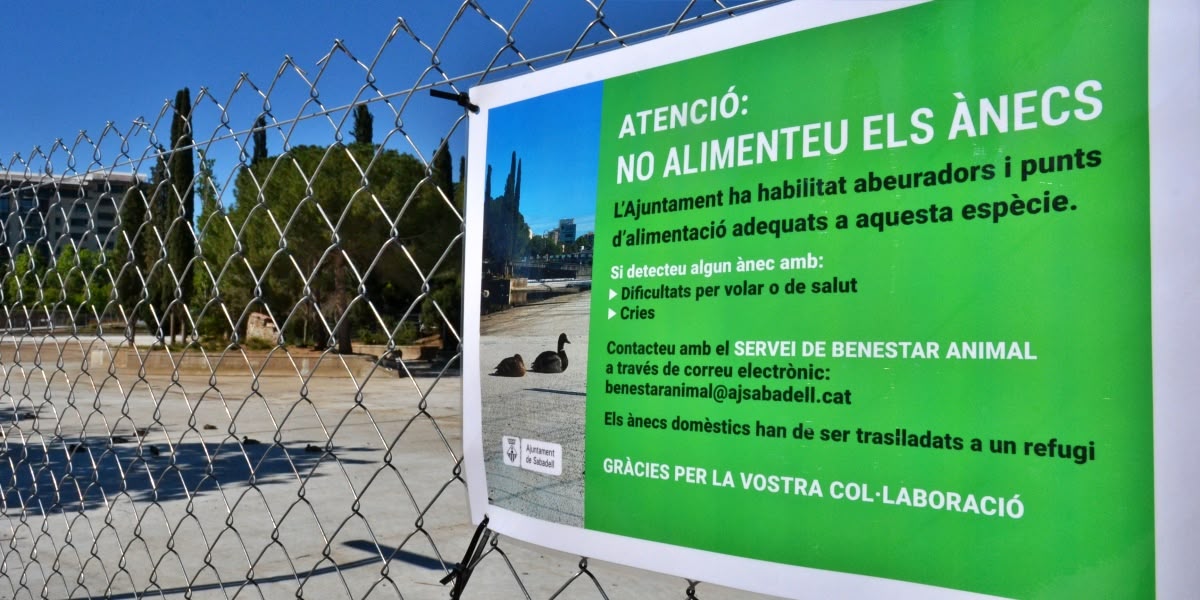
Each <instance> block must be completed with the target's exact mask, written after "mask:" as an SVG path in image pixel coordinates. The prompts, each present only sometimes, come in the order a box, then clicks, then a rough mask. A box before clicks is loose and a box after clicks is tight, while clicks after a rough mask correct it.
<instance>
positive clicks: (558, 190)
mask: <svg viewBox="0 0 1200 600" xmlns="http://www.w3.org/2000/svg"><path fill="white" fill-rule="evenodd" d="M602 91H603V86H602V85H601V84H600V83H594V84H589V85H583V86H578V87H574V88H568V89H565V90H562V91H558V92H554V93H552V94H546V95H544V96H538V97H536V98H531V99H529V100H525V101H522V102H517V103H514V104H510V105H508V106H502V107H499V108H496V109H493V110H492V111H491V114H490V115H489V116H488V140H487V142H488V145H487V155H488V164H490V165H491V166H492V171H493V172H492V195H493V196H499V195H500V194H502V193H503V192H504V184H505V181H506V180H507V179H508V172H509V170H510V169H511V166H512V153H513V152H516V153H517V158H518V159H520V161H521V214H522V215H524V217H525V222H526V223H527V224H528V225H529V228H530V229H531V230H532V231H533V232H534V233H536V234H543V233H546V231H548V230H550V229H554V228H556V227H558V221H559V219H565V218H573V219H575V226H576V228H577V234H578V235H583V234H584V233H587V232H589V231H595V228H596V177H597V170H598V169H599V164H598V162H599V155H600V100H601V98H600V95H601V93H602Z"/></svg>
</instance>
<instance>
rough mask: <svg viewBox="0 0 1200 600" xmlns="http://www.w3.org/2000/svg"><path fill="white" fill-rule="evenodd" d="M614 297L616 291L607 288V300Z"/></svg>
mask: <svg viewBox="0 0 1200 600" xmlns="http://www.w3.org/2000/svg"><path fill="white" fill-rule="evenodd" d="M616 297H617V293H616V292H614V291H612V290H608V299H609V300H612V299H613V298H616Z"/></svg>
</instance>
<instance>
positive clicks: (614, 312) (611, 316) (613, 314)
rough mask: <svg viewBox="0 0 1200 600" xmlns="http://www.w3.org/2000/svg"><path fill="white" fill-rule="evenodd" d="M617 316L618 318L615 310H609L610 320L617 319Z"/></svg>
mask: <svg viewBox="0 0 1200 600" xmlns="http://www.w3.org/2000/svg"><path fill="white" fill-rule="evenodd" d="M615 316H617V311H615V310H613V309H611V308H610V309H608V318H609V319H612V318H613V317H615Z"/></svg>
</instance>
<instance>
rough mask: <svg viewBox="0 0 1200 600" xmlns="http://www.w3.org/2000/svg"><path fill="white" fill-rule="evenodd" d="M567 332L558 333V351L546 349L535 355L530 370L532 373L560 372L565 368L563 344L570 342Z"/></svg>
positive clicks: (565, 360)
mask: <svg viewBox="0 0 1200 600" xmlns="http://www.w3.org/2000/svg"><path fill="white" fill-rule="evenodd" d="M570 343H571V340H568V339H567V334H565V333H560V334H558V352H554V351H552V350H547V351H545V352H543V353H541V354H539V355H538V356H537V358H536V359H534V361H533V367H532V368H530V369H529V370H530V371H533V372H534V373H562V372H563V371H566V370H567V353H566V351H564V350H563V346H565V345H567V344H570Z"/></svg>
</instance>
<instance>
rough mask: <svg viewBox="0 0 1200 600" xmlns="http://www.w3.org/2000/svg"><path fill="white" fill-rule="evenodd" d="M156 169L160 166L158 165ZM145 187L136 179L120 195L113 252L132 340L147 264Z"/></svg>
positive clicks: (120, 300) (119, 288)
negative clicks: (143, 229)
mask: <svg viewBox="0 0 1200 600" xmlns="http://www.w3.org/2000/svg"><path fill="white" fill-rule="evenodd" d="M155 171H156V173H157V171H158V169H155ZM145 192H146V189H145V187H144V186H143V185H142V184H139V183H135V184H134V185H133V186H132V187H130V188H129V189H128V190H126V191H125V197H124V198H122V199H121V210H120V216H121V223H120V235H119V236H118V237H117V244H116V248H115V251H114V253H113V256H114V262H115V263H116V264H117V265H120V267H119V268H120V271H119V272H118V273H117V281H116V286H115V287H116V293H117V303H118V304H119V305H120V306H121V308H123V309H124V311H125V314H124V317H125V320H126V327H127V330H126V331H127V334H128V336H129V342H130V344H132V343H133V342H134V337H135V334H136V332H137V322H138V314H137V308H138V306H137V305H138V302H141V300H142V290H143V289H144V288H145V282H144V281H143V279H142V278H143V276H144V273H145V268H146V243H145V238H144V237H143V236H141V231H142V225H144V224H145V223H146V194H145Z"/></svg>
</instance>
